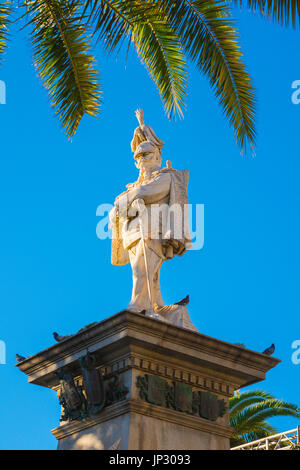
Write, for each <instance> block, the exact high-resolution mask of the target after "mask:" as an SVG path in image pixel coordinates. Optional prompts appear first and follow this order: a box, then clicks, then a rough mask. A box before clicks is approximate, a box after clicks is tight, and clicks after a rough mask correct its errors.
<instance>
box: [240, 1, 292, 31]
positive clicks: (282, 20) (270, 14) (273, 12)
mask: <svg viewBox="0 0 300 470" xmlns="http://www.w3.org/2000/svg"><path fill="white" fill-rule="evenodd" d="M233 3H234V4H235V5H236V6H239V7H240V8H243V7H245V8H247V9H248V10H249V11H250V12H254V13H259V14H261V15H262V16H264V17H267V18H269V19H271V20H273V21H275V22H277V23H279V24H281V25H284V26H290V25H292V26H293V28H295V27H296V26H299V24H300V2H299V0H233Z"/></svg>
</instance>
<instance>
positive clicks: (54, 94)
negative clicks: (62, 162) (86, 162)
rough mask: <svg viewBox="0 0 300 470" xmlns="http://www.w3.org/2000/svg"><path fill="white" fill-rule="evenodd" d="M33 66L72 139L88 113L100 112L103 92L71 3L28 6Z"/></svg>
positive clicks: (39, 0) (52, 0)
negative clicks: (83, 117)
mask: <svg viewBox="0 0 300 470" xmlns="http://www.w3.org/2000/svg"><path fill="white" fill-rule="evenodd" d="M27 13H28V15H29V17H30V21H29V23H28V24H30V25H32V31H31V38H32V43H33V48H34V62H35V66H36V69H37V71H38V74H39V76H40V78H41V79H42V82H43V84H44V86H45V87H46V89H47V90H48V92H49V95H50V97H51V103H52V106H53V107H54V108H55V112H56V114H57V115H58V117H59V119H60V121H61V123H62V125H63V127H64V128H65V131H66V133H67V135H68V136H69V137H70V138H71V137H72V136H73V135H74V134H75V132H76V129H77V127H78V125H79V123H80V121H81V118H82V116H83V115H84V114H85V113H87V114H89V115H91V116H95V115H96V114H97V113H98V112H99V107H100V98H101V92H100V89H99V85H98V83H97V73H96V70H95V58H94V56H93V55H91V54H90V52H89V50H90V43H89V39H90V35H89V34H88V33H87V31H86V29H85V28H84V26H83V25H82V24H81V22H80V19H79V17H78V5H77V4H76V3H75V2H72V0H71V1H68V0H34V1H33V2H32V3H30V5H29V6H28V10H27Z"/></svg>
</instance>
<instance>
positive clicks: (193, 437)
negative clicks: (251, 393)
mask: <svg viewBox="0 0 300 470" xmlns="http://www.w3.org/2000/svg"><path fill="white" fill-rule="evenodd" d="M87 349H88V350H89V351H90V353H93V355H94V357H95V358H96V359H95V366H96V367H98V368H99V369H101V372H102V375H103V380H104V385H105V387H106V390H108V388H109V387H110V390H111V392H110V393H108V394H107V396H108V397H113V398H110V400H108V401H107V402H106V406H105V407H104V408H103V409H102V410H101V411H100V412H99V413H97V414H94V415H92V416H87V417H86V418H84V419H83V420H81V421H80V420H74V421H70V422H62V424H61V425H60V426H58V427H57V428H55V429H54V430H53V431H52V432H53V434H54V435H55V436H56V437H57V439H58V448H59V449H109V448H116V447H117V448H119V449H154V450H156V449H157V450H158V449H179V450H180V449H186V450H192V449H226V448H229V438H230V436H231V433H232V430H231V428H230V427H229V426H228V421H229V419H228V409H227V410H226V411H225V412H224V413H223V412H222V413H221V412H220V413H219V411H220V410H222V406H223V404H225V405H227V404H228V399H229V397H230V396H231V395H232V394H233V391H234V390H236V389H240V388H242V387H245V386H247V385H250V384H253V383H256V382H259V381H261V380H263V379H264V378H265V374H266V372H267V371H269V370H270V369H271V368H272V367H274V366H276V365H277V364H278V362H280V361H279V360H278V359H275V358H273V357H269V356H265V355H262V354H260V353H257V352H254V351H250V350H248V349H245V348H240V347H239V346H235V345H232V344H230V343H226V342H224V341H220V340H217V339H214V338H211V337H208V336H205V335H202V334H200V333H197V332H193V331H190V330H185V329H183V328H179V327H176V326H173V325H170V324H168V323H166V322H162V321H159V320H156V319H152V318H149V317H145V316H143V315H139V314H135V313H132V312H129V311H126V310H125V311H122V312H120V313H118V314H116V315H114V316H112V317H110V318H107V319H106V320H104V321H102V322H99V323H97V324H95V325H94V326H92V327H90V328H87V329H85V330H83V331H81V332H79V333H77V334H75V335H72V336H70V337H69V338H67V339H65V340H64V341H62V342H60V343H57V344H55V345H53V346H51V347H50V348H48V349H45V350H44V351H42V352H41V353H38V354H36V355H34V356H31V357H29V358H28V359H26V360H25V361H23V362H22V363H19V364H18V367H19V369H20V370H21V371H22V372H24V373H25V374H26V375H27V376H28V380H29V382H31V383H34V384H37V385H41V386H45V387H49V388H51V389H53V390H55V391H57V393H58V394H59V393H60V381H59V379H58V377H57V375H56V374H54V372H57V371H58V370H59V369H61V368H62V367H65V368H67V369H68V370H70V371H71V372H72V374H73V377H74V382H75V383H76V384H78V385H81V384H82V376H81V368H80V361H79V359H80V358H81V357H83V356H85V355H86V352H87ZM113 374H117V377H118V380H119V382H120V383H121V384H122V385H123V389H124V390H125V389H126V390H127V389H128V393H126V394H125V396H124V394H123V395H122V397H121V398H122V400H120V399H119V398H120V396H119V395H118V393H112V391H113V390H114V388H113V387H112V382H113V380H114V377H115V375H113ZM146 375H148V376H149V377H153V380H152V379H151V380H150V381H151V384H155V383H157V384H159V385H161V386H162V385H163V384H164V383H166V384H167V388H168V390H169V392H170V393H171V394H172V393H173V395H172V396H171V398H172V399H170V396H168V397H167V399H166V400H165V398H163V399H162V400H161V401H159V400H158V398H159V393H158V394H155V393H152V392H151V393H152V400H148V401H147V399H145V397H143V395H142V396H141V394H140V391H141V387H139V386H138V380H139V379H138V377H142V378H144V377H145V376H146ZM162 390H164V387H162ZM200 392H202V395H201V393H200ZM207 392H209V393H208V394H207ZM184 393H186V396H183V395H182V394H184ZM197 397H199V400H200V401H201V400H202V405H201V406H202V408H201V407H200V408H199V407H198V408H197V406H198V405H197V403H196V402H195V399H198V398H197ZM211 397H212V402H210V398H211ZM112 400H116V401H114V402H112ZM199 403H200V402H199ZM210 403H212V408H211V407H210ZM196 405H197V406H196ZM221 405H222V406H221ZM199 406H200V405H199ZM227 408H228V406H227ZM195 410H196V411H197V412H196V413H194V412H195ZM199 410H200V411H199ZM216 410H217V411H216ZM193 413H194V414H193ZM203 416H205V417H206V418H205V417H203ZM216 416H217V417H216ZM210 418H212V419H210Z"/></svg>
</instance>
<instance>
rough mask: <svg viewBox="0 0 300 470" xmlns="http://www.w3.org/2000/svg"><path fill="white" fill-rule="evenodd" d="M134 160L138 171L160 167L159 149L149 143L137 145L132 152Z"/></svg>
mask: <svg viewBox="0 0 300 470" xmlns="http://www.w3.org/2000/svg"><path fill="white" fill-rule="evenodd" d="M134 158H135V165H136V166H137V168H138V169H139V170H152V169H155V168H157V167H161V164H162V158H161V151H160V149H159V148H158V147H157V146H156V145H154V144H153V143H152V142H149V141H145V142H142V143H141V144H139V146H138V147H137V148H136V150H135V152H134Z"/></svg>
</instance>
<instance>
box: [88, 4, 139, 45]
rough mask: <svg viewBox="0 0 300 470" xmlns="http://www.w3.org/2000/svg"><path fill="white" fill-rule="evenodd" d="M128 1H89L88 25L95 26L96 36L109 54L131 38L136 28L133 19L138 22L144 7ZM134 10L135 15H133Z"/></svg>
mask: <svg viewBox="0 0 300 470" xmlns="http://www.w3.org/2000/svg"><path fill="white" fill-rule="evenodd" d="M135 3H136V2H132V1H131V2H130V1H128V0H125V1H120V0H87V2H86V5H85V8H84V13H87V12H88V23H90V22H92V23H93V24H94V34H95V33H96V34H97V36H98V40H100V41H102V42H103V43H104V46H105V48H106V49H107V51H108V52H109V53H112V52H113V51H114V50H115V48H116V47H117V46H118V47H119V48H120V45H121V44H122V43H123V42H124V40H125V39H127V40H128V39H129V41H130V38H131V33H132V30H133V27H134V24H133V22H132V21H131V17H132V16H133V17H134V18H135V21H138V17H137V16H139V15H140V12H141V10H142V7H139V5H137V6H136V5H135ZM132 9H133V13H132Z"/></svg>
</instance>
